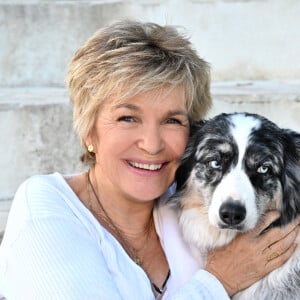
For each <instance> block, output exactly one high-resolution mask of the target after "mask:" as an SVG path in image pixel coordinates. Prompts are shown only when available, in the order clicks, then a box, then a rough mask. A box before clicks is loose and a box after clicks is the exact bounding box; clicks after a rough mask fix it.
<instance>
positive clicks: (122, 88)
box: [66, 20, 211, 161]
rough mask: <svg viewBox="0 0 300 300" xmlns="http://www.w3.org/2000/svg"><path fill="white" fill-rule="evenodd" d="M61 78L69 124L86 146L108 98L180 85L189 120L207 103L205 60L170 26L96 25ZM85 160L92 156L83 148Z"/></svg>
mask: <svg viewBox="0 0 300 300" xmlns="http://www.w3.org/2000/svg"><path fill="white" fill-rule="evenodd" d="M66 83H67V87H68V90H69V95H70V98H71V102H72V104H73V121H74V128H75V130H76V132H77V133H78V135H79V138H80V140H81V144H82V146H83V147H84V148H85V149H86V145H84V141H85V139H86V137H87V136H88V135H89V134H91V132H92V129H93V126H94V122H95V117H96V115H97V112H98V110H99V108H100V107H101V105H102V104H103V103H104V102H105V101H107V100H109V101H115V100H116V99H117V100H122V99H126V98H130V97H133V96H135V95H137V94H139V93H142V92H146V91H149V90H154V89H159V88H162V87H163V86H166V85H170V86H173V87H175V86H178V85H181V86H182V87H183V89H184V92H185V97H186V101H187V108H188V113H189V117H190V120H191V122H193V121H198V120H200V119H202V118H203V117H204V115H205V114H206V112H207V111H208V109H209V107H210V105H211V95H210V69H209V65H208V63H207V62H206V61H204V60H203V59H201V58H200V57H199V56H198V54H197V52H196V51H195V50H194V49H193V48H192V46H191V43H190V41H189V39H188V38H186V37H185V35H184V34H183V33H179V31H178V30H177V29H176V27H174V26H160V25H158V24H154V23H141V22H136V21H128V20H126V21H121V22H117V23H114V24H112V25H110V26H107V27H104V28H101V29H100V30H99V31H97V32H96V33H95V34H94V35H93V36H92V37H91V38H89V39H88V40H87V41H86V43H85V44H84V45H83V46H82V47H81V48H79V49H78V51H77V52H76V53H75V55H74V57H73V59H72V60H71V62H70V65H69V70H68V73H67V77H66ZM86 160H87V161H89V160H91V161H93V160H94V157H93V156H91V155H89V154H88V152H87V151H86Z"/></svg>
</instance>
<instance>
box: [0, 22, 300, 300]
mask: <svg viewBox="0 0 300 300" xmlns="http://www.w3.org/2000/svg"><path fill="white" fill-rule="evenodd" d="M67 84H68V88H69V92H70V97H71V100H72V104H73V107H74V126H75V129H76V131H77V133H78V135H79V137H80V141H81V144H82V146H83V149H84V155H83V157H82V159H83V161H84V162H86V163H88V165H89V166H90V167H89V170H88V171H87V172H85V173H83V174H77V175H72V176H63V175H61V174H59V173H55V174H51V175H44V176H34V177H32V178H30V179H29V180H27V181H25V183H23V184H22V185H21V186H20V188H19V189H18V191H17V193H16V196H15V199H14V201H13V205H12V208H11V211H10V216H9V219H8V223H7V228H6V233H5V236H4V240H3V243H2V245H1V253H0V263H1V267H0V292H1V293H3V295H4V296H5V297H6V298H7V299H43V300H44V299H60V300H61V299H72V300H74V299H114V300H115V299H160V298H163V299H188V298H191V299H218V300H220V299H228V297H229V296H231V295H233V294H235V293H236V292H238V291H239V290H241V289H243V288H245V287H247V286H249V285H250V284H252V283H254V282H255V281H256V280H258V279H259V278H261V277H263V276H264V275H266V274H267V273H268V272H270V271H272V270H273V269H275V268H276V267H279V266H280V265H281V264H283V263H284V262H285V261H286V260H287V259H288V258H289V256H290V255H291V253H292V252H293V250H294V246H293V241H294V239H295V236H296V234H297V232H298V227H299V226H298V223H296V222H295V223H294V224H292V225H289V226H287V227H286V228H285V229H273V230H270V231H269V232H267V233H265V234H263V235H262V236H259V237H257V236H258V234H259V233H260V232H261V231H263V229H264V228H266V227H267V226H268V225H269V224H270V223H271V222H272V221H274V220H275V219H276V218H277V217H278V215H277V214H276V213H275V212H272V213H270V214H269V215H268V216H267V218H266V219H265V220H264V222H263V223H262V224H261V225H260V226H259V227H258V228H257V229H256V230H255V231H254V232H252V233H250V234H246V235H241V236H240V237H239V238H238V239H237V241H235V242H233V243H232V244H230V245H229V246H228V247H226V248H225V249H220V250H218V251H216V252H212V253H210V255H209V258H208V263H207V265H206V270H199V268H198V264H197V261H195V259H194V258H193V257H192V256H191V255H190V253H189V250H188V248H187V247H186V245H185V244H184V242H183V241H182V239H181V237H180V233H179V230H178V227H177V223H176V216H175V214H174V212H173V211H172V210H171V209H170V208H168V207H167V206H163V205H160V203H161V199H162V198H163V197H166V196H167V195H168V193H171V192H172V188H170V187H171V186H172V183H173V181H174V174H175V171H176V168H177V167H178V164H179V158H180V157H181V155H182V154H183V152H184V149H185V146H186V143H187V139H188V136H189V131H190V130H189V129H190V126H191V124H192V123H193V122H194V121H197V120H199V119H201V118H203V117H204V115H205V113H206V112H207V110H208V108H209V106H210V104H211V98H210V93H209V68H208V65H207V63H206V62H205V61H203V60H202V59H200V58H199V57H198V56H197V54H196V52H195V51H194V50H193V49H192V48H191V45H190V43H189V41H188V40H187V39H186V38H185V37H184V36H183V35H181V34H179V33H178V32H177V31H176V30H175V29H174V28H173V27H168V26H166V27H161V26H159V25H155V24H143V23H138V22H130V21H124V22H119V23H116V24H113V25H112V26H108V27H106V28H103V29H101V30H100V31H98V32H97V33H96V34H95V35H94V36H92V37H91V38H90V39H89V40H88V41H87V42H86V43H85V44H84V45H83V46H82V47H81V48H80V49H79V50H78V51H77V53H76V54H75V56H74V58H73V59H72V61H71V64H70V67H69V71H68V76H67ZM268 247H271V249H272V252H273V253H275V252H278V253H281V254H280V255H279V256H277V257H276V258H273V259H272V260H271V261H268V256H270V251H271V250H270V251H267V250H268ZM254 254H255V260H254V259H253V257H254ZM249 256H250V259H249ZM251 258H252V259H251ZM236 265H238V266H239V267H238V268H235V267H234V266H236Z"/></svg>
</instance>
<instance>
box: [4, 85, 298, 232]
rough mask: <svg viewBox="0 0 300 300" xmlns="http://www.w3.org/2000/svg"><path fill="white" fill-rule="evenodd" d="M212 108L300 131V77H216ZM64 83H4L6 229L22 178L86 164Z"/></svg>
mask: <svg viewBox="0 0 300 300" xmlns="http://www.w3.org/2000/svg"><path fill="white" fill-rule="evenodd" d="M212 94H213V98H214V106H213V108H212V110H211V112H210V114H209V116H213V115H215V114H218V113H221V112H233V111H248V112H254V113H260V114H263V115H265V116H267V117H269V118H270V119H271V120H273V121H274V122H276V123H277V124H278V125H280V126H284V127H288V128H291V129H294V130H297V131H299V132H300V121H299V120H300V81H289V82H284V81H231V82H228V81H225V82H222V81H221V82H213V83H212ZM71 114H72V112H71V107H70V105H69V100H68V96H67V92H66V90H65V89H64V88H48V87H44V88H14V89H9V88H2V89H0V145H2V147H0V169H1V170H4V171H2V172H0V220H1V222H0V232H1V231H2V230H3V229H4V224H5V223H6V217H7V212H8V209H9V206H10V201H11V199H12V197H13V195H14V193H15V191H16V189H17V187H18V186H19V184H20V183H21V182H22V181H23V180H25V179H26V178H28V177H29V176H31V175H33V174H40V173H51V172H54V171H59V172H62V173H76V172H80V171H82V170H83V167H82V165H81V163H80V161H79V156H80V152H81V150H80V147H79V143H78V139H77V137H76V136H75V134H74V133H73V131H72V116H71Z"/></svg>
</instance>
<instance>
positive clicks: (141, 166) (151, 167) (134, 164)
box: [128, 161, 163, 171]
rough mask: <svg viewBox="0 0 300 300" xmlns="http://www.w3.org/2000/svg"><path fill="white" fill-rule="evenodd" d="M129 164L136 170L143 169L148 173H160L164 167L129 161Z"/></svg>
mask: <svg viewBox="0 0 300 300" xmlns="http://www.w3.org/2000/svg"><path fill="white" fill-rule="evenodd" d="M128 163H129V165H130V166H132V167H134V168H136V169H141V170H146V171H159V170H160V169H161V168H162V167H163V164H145V163H139V162H134V161H128Z"/></svg>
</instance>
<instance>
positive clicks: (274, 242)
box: [257, 216, 300, 253]
mask: <svg viewBox="0 0 300 300" xmlns="http://www.w3.org/2000/svg"><path fill="white" fill-rule="evenodd" d="M299 222H300V217H299V216H298V217H297V218H296V219H295V220H294V221H293V222H291V223H289V224H287V225H285V226H283V227H280V226H278V227H274V228H272V230H268V231H266V232H264V233H262V234H261V235H260V236H258V237H257V240H258V243H260V244H261V245H262V247H263V250H268V249H270V248H271V249H274V250H276V251H279V252H280V253H281V252H284V251H286V249H287V248H288V246H289V245H290V244H291V243H290V242H291V241H293V240H295V239H296V236H297V234H298V231H299ZM279 241H280V243H278V242H279Z"/></svg>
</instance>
